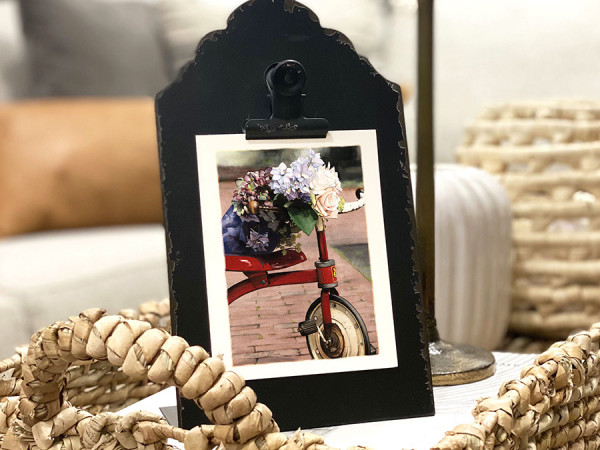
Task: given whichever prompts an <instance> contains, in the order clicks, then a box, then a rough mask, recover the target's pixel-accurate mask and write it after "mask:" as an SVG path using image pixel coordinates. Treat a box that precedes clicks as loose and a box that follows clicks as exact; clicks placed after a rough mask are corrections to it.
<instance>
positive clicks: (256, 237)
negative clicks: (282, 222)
mask: <svg viewBox="0 0 600 450" xmlns="http://www.w3.org/2000/svg"><path fill="white" fill-rule="evenodd" d="M268 246H269V234H268V233H259V232H258V231H254V230H252V229H250V237H249V238H248V240H247V241H246V247H249V248H251V249H252V250H254V251H255V252H266V251H267V247H268Z"/></svg>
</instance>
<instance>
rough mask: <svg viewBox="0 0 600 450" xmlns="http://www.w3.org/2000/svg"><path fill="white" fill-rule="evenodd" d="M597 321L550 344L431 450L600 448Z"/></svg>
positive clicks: (599, 336) (598, 332)
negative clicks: (517, 376) (518, 375)
mask: <svg viewBox="0 0 600 450" xmlns="http://www.w3.org/2000/svg"><path fill="white" fill-rule="evenodd" d="M599 343H600V323H596V324H594V325H593V326H592V327H591V329H590V330H589V331H584V332H580V333H577V334H574V335H571V336H569V337H568V338H567V340H566V341H563V342H558V343H555V344H554V345H552V347H550V348H549V349H548V350H547V351H545V352H544V353H542V354H541V355H540V356H538V357H537V358H536V360H535V362H534V363H533V364H531V365H529V366H526V367H524V368H523V369H522V370H521V378H520V379H518V380H511V381H507V382H505V383H503V384H502V386H501V387H500V391H499V393H498V396H497V397H496V398H487V399H483V400H480V401H479V402H478V403H477V405H476V406H475V408H474V410H473V416H474V417H475V421H474V422H473V423H471V424H466V425H459V426H457V427H456V428H455V429H454V430H452V431H450V432H447V433H446V437H445V438H444V439H442V440H441V441H440V442H439V443H438V444H437V445H436V446H435V447H434V448H436V449H442V450H458V449H467V448H468V449H494V448H498V449H551V448H552V449H554V448H556V449H558V448H560V449H566V448H570V449H597V448H600V351H599V350H598V349H599Z"/></svg>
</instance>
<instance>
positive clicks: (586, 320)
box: [456, 101, 600, 339]
mask: <svg viewBox="0 0 600 450" xmlns="http://www.w3.org/2000/svg"><path fill="white" fill-rule="evenodd" d="M456 155H457V159H458V161H459V162H461V163H463V164H468V165H473V166H476V167H480V168H482V169H484V170H487V171H489V172H491V173H493V174H495V175H496V176H497V177H498V178H499V180H500V181H501V182H502V184H503V185H504V186H505V187H506V189H507V191H508V193H509V196H510V199H511V204H512V212H513V247H514V249H515V262H514V265H513V286H512V304H513V307H512V314H511V320H510V326H509V328H510V330H511V331H513V332H515V333H517V334H530V335H535V336H543V337H548V338H561V339H564V337H566V336H567V335H568V334H569V333H570V332H571V331H573V330H575V329H585V328H588V327H589V326H590V325H591V324H592V323H593V322H595V321H596V320H598V317H600V201H599V200H598V199H599V198H600V102H588V101H571V102H558V101H547V102H537V103H536V102H529V103H509V104H503V105H498V106H494V107H490V108H487V109H486V110H485V111H483V113H482V114H481V115H480V116H479V117H478V118H477V119H476V120H475V121H474V122H473V123H472V124H471V125H469V126H468V127H467V129H466V132H465V137H464V141H463V144H462V145H461V146H460V147H459V148H458V149H457V153H456Z"/></svg>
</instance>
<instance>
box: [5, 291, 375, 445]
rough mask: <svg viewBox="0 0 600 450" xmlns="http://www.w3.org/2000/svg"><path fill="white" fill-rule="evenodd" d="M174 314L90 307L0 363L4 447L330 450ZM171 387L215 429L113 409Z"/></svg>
mask: <svg viewBox="0 0 600 450" xmlns="http://www.w3.org/2000/svg"><path fill="white" fill-rule="evenodd" d="M168 313H169V305H168V301H163V302H152V303H147V304H144V305H142V306H141V308H140V311H139V312H133V311H123V312H122V313H121V315H115V316H107V315H105V314H104V311H103V310H100V309H90V310H86V311H84V312H83V313H81V314H80V315H79V317H72V318H71V319H70V320H68V321H66V322H57V323H55V324H53V325H51V326H49V327H47V328H44V329H43V330H41V331H39V332H38V333H36V334H35V335H33V337H32V338H31V342H30V344H29V347H28V348H25V347H23V348H20V349H19V351H18V353H17V354H16V355H14V356H13V357H12V358H9V359H7V360H4V361H2V362H0V396H1V397H3V398H2V401H0V442H1V446H2V449H10V450H29V449H31V450H34V449H38V448H39V449H42V450H46V449H52V450H78V449H94V450H96V449H108V450H113V449H130V450H133V449H140V450H141V449H147V450H161V449H166V448H171V447H170V446H168V445H167V439H175V440H177V441H179V442H182V443H183V444H184V446H185V448H186V450H208V449H209V448H211V449H212V448H213V447H215V446H219V449H223V450H276V449H282V450H326V449H329V448H330V447H328V446H326V445H324V443H323V439H322V438H321V437H320V436H317V435H314V434H311V433H301V432H300V431H298V432H296V433H295V434H294V436H292V437H291V438H288V437H287V436H286V435H285V434H283V433H280V432H279V428H278V427H277V423H276V422H275V421H274V420H273V418H272V414H271V411H270V410H269V408H268V407H266V406H265V405H263V404H261V403H257V399H256V394H255V393H254V391H252V389H250V388H249V387H248V386H245V382H244V380H243V379H242V378H241V377H240V376H239V375H237V374H236V373H234V372H228V371H225V367H224V364H223V361H222V358H221V357H219V356H216V357H211V356H209V355H208V353H207V352H206V351H205V350H204V349H203V348H201V347H199V346H189V345H188V344H187V342H185V340H184V339H182V338H180V337H177V336H171V335H170V334H169V333H168V332H167V331H166V330H165V328H167V327H168V320H167V318H168ZM167 386H177V387H178V388H179V389H180V393H181V395H182V396H184V397H185V398H188V399H192V400H194V402H195V403H196V404H197V405H198V406H199V407H200V408H202V409H203V410H204V411H205V413H206V415H207V417H208V418H209V419H210V420H211V421H212V422H213V424H214V425H208V426H207V425H202V426H198V427H195V428H193V429H192V430H189V431H188V430H184V429H181V428H177V427H174V426H170V425H168V424H167V422H166V421H165V420H164V419H163V418H162V417H161V416H157V415H155V414H151V413H146V412H142V411H140V412H136V413H132V414H128V415H125V416H123V417H121V416H119V415H118V414H116V413H114V412H110V411H113V410H115V409H120V408H122V407H124V406H126V405H128V404H130V403H133V402H136V401H138V400H140V399H141V398H144V397H146V396H148V395H151V394H153V393H156V392H158V391H160V390H161V389H163V388H165V387H167ZM15 395H19V397H10V396H15ZM353 448H354V449H359V448H365V447H353Z"/></svg>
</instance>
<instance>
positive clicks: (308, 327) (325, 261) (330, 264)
mask: <svg viewBox="0 0 600 450" xmlns="http://www.w3.org/2000/svg"><path fill="white" fill-rule="evenodd" d="M315 228H316V231H317V244H318V248H319V260H318V261H316V262H315V268H316V272H317V285H318V287H319V288H320V289H321V311H322V314H323V331H322V332H321V330H320V329H319V327H318V326H317V324H316V322H315V320H314V319H312V318H311V319H308V320H305V321H304V322H301V323H300V324H299V325H298V331H299V332H300V334H301V335H303V336H307V335H309V334H312V333H317V332H318V333H319V334H320V335H321V339H323V341H324V342H325V343H326V344H327V343H330V342H331V326H332V321H331V304H330V302H329V295H330V293H333V294H336V295H337V290H336V287H337V286H338V281H337V272H336V269H335V261H334V260H333V259H329V253H328V251H327V239H326V237H325V224H324V221H323V219H322V218H321V217H319V220H318V221H317V225H316V227H315Z"/></svg>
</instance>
